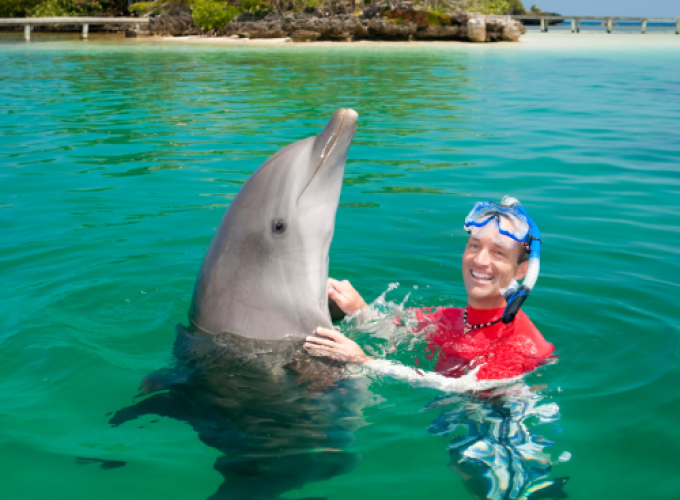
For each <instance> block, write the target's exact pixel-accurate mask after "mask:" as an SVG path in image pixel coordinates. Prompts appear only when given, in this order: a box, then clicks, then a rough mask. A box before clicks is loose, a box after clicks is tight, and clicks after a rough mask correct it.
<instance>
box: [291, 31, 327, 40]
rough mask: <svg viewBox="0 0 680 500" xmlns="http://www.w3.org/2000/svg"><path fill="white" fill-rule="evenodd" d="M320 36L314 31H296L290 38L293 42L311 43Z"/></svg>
mask: <svg viewBox="0 0 680 500" xmlns="http://www.w3.org/2000/svg"><path fill="white" fill-rule="evenodd" d="M320 36H321V33H317V32H316V31H305V30H298V31H296V32H294V33H293V34H292V35H291V38H292V39H293V41H294V42H312V41H314V40H316V39H318V38H319V37H320Z"/></svg>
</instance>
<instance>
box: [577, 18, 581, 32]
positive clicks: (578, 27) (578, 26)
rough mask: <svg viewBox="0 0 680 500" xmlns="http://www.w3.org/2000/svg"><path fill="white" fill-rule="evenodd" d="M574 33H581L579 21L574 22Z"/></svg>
mask: <svg viewBox="0 0 680 500" xmlns="http://www.w3.org/2000/svg"><path fill="white" fill-rule="evenodd" d="M576 33H581V20H580V19H577V20H576Z"/></svg>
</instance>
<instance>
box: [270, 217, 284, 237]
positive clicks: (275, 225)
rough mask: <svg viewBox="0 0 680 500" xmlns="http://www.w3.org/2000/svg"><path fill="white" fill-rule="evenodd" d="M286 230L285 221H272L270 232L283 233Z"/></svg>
mask: <svg viewBox="0 0 680 500" xmlns="http://www.w3.org/2000/svg"><path fill="white" fill-rule="evenodd" d="M285 232H286V221H284V220H283V219H276V220H273V221H272V233H274V234H283V233H285Z"/></svg>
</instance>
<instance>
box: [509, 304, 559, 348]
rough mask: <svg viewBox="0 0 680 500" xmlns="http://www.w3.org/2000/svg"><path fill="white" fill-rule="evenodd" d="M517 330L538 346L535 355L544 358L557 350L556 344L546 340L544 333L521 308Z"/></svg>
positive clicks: (516, 320) (516, 321)
mask: <svg viewBox="0 0 680 500" xmlns="http://www.w3.org/2000/svg"><path fill="white" fill-rule="evenodd" d="M515 332H516V333H517V334H519V335H522V336H523V337H525V338H527V339H529V340H530V341H531V342H532V343H533V344H534V346H535V347H536V353H535V356H537V357H541V358H544V357H547V356H550V355H551V354H552V353H553V352H555V346H553V345H552V344H551V343H550V342H548V341H547V340H545V337H543V334H541V332H540V331H538V328H536V326H535V325H534V323H533V322H532V321H531V320H530V319H529V316H527V315H526V314H525V313H524V311H522V310H521V309H520V310H519V313H518V314H517V318H515Z"/></svg>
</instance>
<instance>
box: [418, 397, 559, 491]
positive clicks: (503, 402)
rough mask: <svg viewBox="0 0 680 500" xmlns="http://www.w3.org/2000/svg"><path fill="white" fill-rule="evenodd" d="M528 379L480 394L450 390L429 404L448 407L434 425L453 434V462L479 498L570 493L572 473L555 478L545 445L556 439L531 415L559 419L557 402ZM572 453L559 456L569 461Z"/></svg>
mask: <svg viewBox="0 0 680 500" xmlns="http://www.w3.org/2000/svg"><path fill="white" fill-rule="evenodd" d="M542 400H543V396H541V395H540V394H538V393H536V392H534V391H532V390H531V389H530V388H528V387H527V386H525V385H523V384H518V385H515V386H512V387H511V388H503V389H498V390H495V391H489V392H485V393H481V394H477V395H453V396H451V395H448V396H444V397H441V398H438V399H437V400H435V401H433V402H432V403H430V404H429V405H427V407H426V408H425V409H424V410H425V411H428V410H442V409H443V410H444V411H443V412H442V413H441V414H440V415H439V416H438V417H437V418H436V419H435V420H434V422H432V424H431V425H430V427H429V431H430V432H431V433H432V434H434V435H437V436H452V439H451V442H450V444H449V446H448V448H447V449H448V451H449V454H450V456H451V462H450V464H449V465H450V467H451V469H453V470H454V471H455V472H456V473H458V474H459V475H460V476H461V478H462V480H463V484H464V485H465V488H466V489H467V490H468V492H469V493H470V494H471V495H472V497H473V498H475V499H490V500H522V499H529V498H531V499H532V500H535V499H538V498H567V495H566V493H565V492H564V491H563V487H564V485H565V484H566V482H567V481H568V479H569V478H566V477H562V478H555V479H550V474H551V472H552V465H553V463H552V461H551V457H550V455H549V454H548V453H546V451H545V448H546V447H549V446H551V445H552V444H554V443H553V442H552V441H551V440H549V439H546V438H545V437H543V436H541V435H539V434H535V433H533V432H532V430H531V423H530V422H529V421H530V420H537V421H538V422H540V423H544V424H545V423H554V422H556V421H557V420H558V419H559V418H560V409H559V407H558V406H557V404H556V403H554V402H550V403H543V404H541V402H542ZM568 457H569V455H568V453H564V454H563V455H562V456H560V460H561V461H566V460H568Z"/></svg>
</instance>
